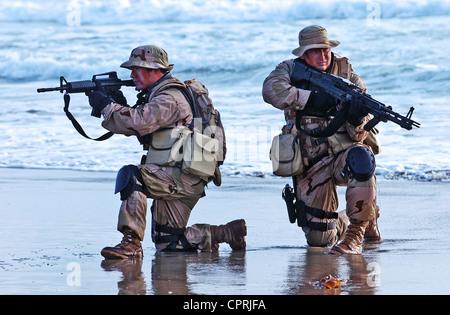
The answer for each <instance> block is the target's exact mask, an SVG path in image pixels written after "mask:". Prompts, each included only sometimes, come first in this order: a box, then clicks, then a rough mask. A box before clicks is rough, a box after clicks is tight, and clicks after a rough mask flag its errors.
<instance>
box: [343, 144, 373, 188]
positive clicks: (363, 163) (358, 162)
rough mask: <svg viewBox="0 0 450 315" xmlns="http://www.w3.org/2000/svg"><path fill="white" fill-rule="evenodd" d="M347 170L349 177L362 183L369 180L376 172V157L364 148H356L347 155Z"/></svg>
mask: <svg viewBox="0 0 450 315" xmlns="http://www.w3.org/2000/svg"><path fill="white" fill-rule="evenodd" d="M345 168H346V169H348V171H349V177H353V178H354V179H356V180H358V181H362V182H363V181H366V180H369V179H370V178H371V177H372V176H373V173H374V172H375V156H374V155H373V153H372V151H370V150H369V149H368V148H366V147H364V146H357V147H354V148H352V149H350V151H349V152H348V154H347V159H346V166H345Z"/></svg>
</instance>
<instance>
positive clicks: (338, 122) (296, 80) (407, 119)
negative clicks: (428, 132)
mask: <svg viewBox="0 0 450 315" xmlns="http://www.w3.org/2000/svg"><path fill="white" fill-rule="evenodd" d="M305 81H306V82H309V84H310V87H311V85H312V86H313V87H317V88H319V89H321V90H323V91H324V92H326V93H328V94H329V95H330V96H331V97H332V98H333V99H335V100H336V101H337V103H338V111H337V113H336V115H335V118H334V119H333V120H334V122H333V121H331V122H330V124H329V126H330V128H329V129H328V130H327V128H326V129H325V130H323V131H322V132H319V133H320V135H318V134H310V135H312V136H317V137H327V136H331V135H332V134H333V133H334V132H336V131H337V129H339V127H340V126H342V124H343V123H344V122H345V120H346V119H347V113H348V111H349V107H350V104H351V103H352V102H353V101H357V102H360V103H361V104H363V106H364V107H365V108H366V109H367V111H368V112H369V113H370V114H372V115H373V118H372V119H371V120H370V121H369V122H368V123H367V124H366V125H365V126H364V129H365V130H366V131H370V130H371V129H372V128H373V127H375V125H376V124H378V123H379V122H380V121H382V122H387V121H391V122H393V123H395V124H397V125H399V126H400V127H402V128H404V129H407V130H411V129H412V128H413V127H417V128H419V127H420V124H419V123H418V122H416V121H414V120H412V119H411V117H412V114H413V112H414V107H412V106H411V108H410V109H409V112H408V113H407V114H406V116H402V115H400V114H399V113H396V112H394V111H393V110H392V107H391V106H386V105H384V104H383V103H381V102H379V101H377V100H375V99H374V98H372V96H370V95H369V94H367V93H364V92H363V90H362V89H361V88H360V87H358V86H357V85H355V84H353V83H351V82H350V81H348V80H345V79H343V78H341V77H338V76H335V75H332V74H327V73H323V72H320V71H317V70H315V69H313V68H311V67H308V66H307V65H305V64H303V63H302V62H301V61H299V60H295V61H294V67H293V69H292V73H291V84H292V85H294V86H297V87H300V86H301V85H302V83H304V82H305ZM339 107H340V109H339Z"/></svg>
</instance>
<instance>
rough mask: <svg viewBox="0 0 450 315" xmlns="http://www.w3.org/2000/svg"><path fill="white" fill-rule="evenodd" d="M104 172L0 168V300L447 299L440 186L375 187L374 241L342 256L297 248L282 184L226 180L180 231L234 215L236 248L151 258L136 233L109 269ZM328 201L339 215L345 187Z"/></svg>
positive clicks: (112, 231) (444, 199) (299, 239)
mask: <svg viewBox="0 0 450 315" xmlns="http://www.w3.org/2000/svg"><path fill="white" fill-rule="evenodd" d="M115 176H116V173H115V172H106V171H105V172H100V171H89V172H87V171H71V170H47V169H17V168H0V182H2V184H3V185H1V186H0V198H1V201H2V208H1V210H0V211H1V214H2V217H3V218H4V219H3V220H4V222H5V223H6V224H5V226H4V227H3V229H2V230H0V235H1V236H0V237H1V239H2V243H1V251H0V253H1V254H0V280H1V281H0V294H12V295H15V294H31V295H47V294H59V295H66V294H117V293H119V294H149V295H153V294H169V295H170V294H207V295H209V294H211V295H213V294H224V295H251V294H255V295H296V294H330V293H334V294H336V293H339V294H342V295H344V294H392V295H396V294H449V293H450V288H448V285H447V283H448V282H449V280H450V275H449V274H448V273H447V272H445V270H446V268H447V265H446V262H447V261H448V259H450V243H449V241H450V236H449V233H448V230H447V229H446V227H447V226H450V224H449V223H450V216H449V215H448V204H449V203H450V194H449V192H450V183H449V182H419V181H402V180H399V181H396V180H379V181H378V204H379V205H380V208H381V211H380V218H379V226H380V230H381V236H382V241H381V243H379V244H365V245H364V252H363V254H362V255H355V256H351V257H346V256H345V255H344V256H345V257H344V256H334V255H327V254H326V253H327V250H326V249H321V248H311V247H308V246H306V241H305V238H304V235H303V232H302V231H301V229H300V228H298V227H297V226H296V225H293V224H290V223H289V221H288V218H287V212H286V209H285V205H284V201H283V200H282V199H281V190H282V188H283V187H284V185H285V184H286V183H290V179H289V178H287V179H283V178H268V177H265V178H258V177H236V178H234V177H229V176H227V177H224V178H223V184H222V186H221V187H215V186H214V185H213V184H212V183H211V184H210V185H209V186H208V188H206V197H205V198H202V199H201V200H200V201H199V203H198V204H197V206H196V207H195V208H194V210H193V212H192V214H191V218H190V220H189V225H192V224H195V223H210V224H224V223H226V222H228V221H231V220H234V219H237V218H244V219H245V220H246V222H247V226H248V236H247V238H246V240H247V251H246V252H243V253H234V252H232V251H231V249H230V248H229V246H228V245H226V244H225V245H221V247H220V249H219V252H217V253H182V254H180V253H159V252H156V251H155V248H154V245H153V243H152V242H151V237H150V233H151V231H150V227H149V226H147V230H146V237H145V239H144V241H143V249H144V258H143V260H142V261H141V262H140V263H136V262H134V263H133V262H130V261H127V262H121V263H118V262H114V263H112V262H110V261H109V262H108V261H104V260H103V257H101V256H100V250H101V249H102V248H103V247H104V246H111V245H115V244H117V243H118V242H120V239H121V234H120V233H119V232H117V231H116V224H117V215H118V209H119V205H120V200H119V198H118V197H117V196H116V195H114V194H113V189H114V183H115ZM338 193H339V203H340V206H339V209H340V210H341V209H343V207H344V205H345V200H344V198H345V189H344V188H342V187H339V189H338ZM149 220H150V218H149V216H148V218H147V221H149ZM147 225H149V224H147ZM328 274H332V275H333V276H336V277H338V278H340V279H342V280H344V282H343V285H342V288H341V289H340V290H339V292H335V291H333V290H331V291H333V292H331V291H330V290H328V291H327V289H323V288H320V287H319V286H318V284H317V283H318V281H319V280H320V278H322V277H324V276H326V275H328ZM124 281H125V282H126V286H125V285H124Z"/></svg>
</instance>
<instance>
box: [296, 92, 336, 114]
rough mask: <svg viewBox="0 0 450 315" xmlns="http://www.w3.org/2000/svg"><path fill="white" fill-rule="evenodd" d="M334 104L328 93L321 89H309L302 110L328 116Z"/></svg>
mask: <svg viewBox="0 0 450 315" xmlns="http://www.w3.org/2000/svg"><path fill="white" fill-rule="evenodd" d="M335 106H336V101H335V100H334V98H332V97H331V96H330V95H328V93H326V92H322V91H311V94H310V95H309V98H308V101H307V102H306V105H305V108H304V111H305V112H306V114H310V115H313V116H314V115H317V116H328V115H329V114H330V113H329V112H330V111H331V110H332V109H333V108H334V107H335Z"/></svg>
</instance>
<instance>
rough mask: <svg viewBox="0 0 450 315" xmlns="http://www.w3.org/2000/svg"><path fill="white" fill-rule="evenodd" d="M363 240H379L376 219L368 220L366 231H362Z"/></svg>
mask: <svg viewBox="0 0 450 315" xmlns="http://www.w3.org/2000/svg"><path fill="white" fill-rule="evenodd" d="M364 241H367V242H379V241H381V236H380V230H379V229H378V223H377V219H373V220H371V221H369V225H367V228H366V232H365V233H364Z"/></svg>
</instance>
